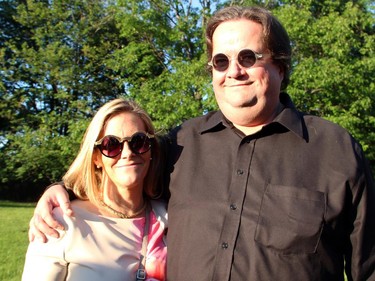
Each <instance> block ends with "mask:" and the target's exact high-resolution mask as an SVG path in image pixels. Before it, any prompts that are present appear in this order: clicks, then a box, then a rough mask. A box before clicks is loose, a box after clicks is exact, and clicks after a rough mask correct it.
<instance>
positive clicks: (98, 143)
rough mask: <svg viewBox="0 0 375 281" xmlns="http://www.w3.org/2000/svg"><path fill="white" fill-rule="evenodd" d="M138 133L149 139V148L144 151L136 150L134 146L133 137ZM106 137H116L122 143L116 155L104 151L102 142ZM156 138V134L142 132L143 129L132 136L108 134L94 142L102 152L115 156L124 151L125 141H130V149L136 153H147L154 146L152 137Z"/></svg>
mask: <svg viewBox="0 0 375 281" xmlns="http://www.w3.org/2000/svg"><path fill="white" fill-rule="evenodd" d="M138 135H142V136H145V137H146V138H147V139H148V141H149V147H148V148H147V150H145V151H144V152H141V153H140V152H137V151H134V148H133V145H132V143H133V138H134V137H136V136H138ZM106 138H114V139H116V140H117V141H118V142H119V145H120V150H119V152H118V153H117V154H116V155H112V156H109V155H107V154H104V152H103V147H102V143H103V141H104V139H106ZM154 138H155V135H151V134H149V133H146V132H142V131H139V132H135V133H134V134H133V135H131V136H130V137H123V138H120V137H117V136H114V135H106V136H104V137H102V138H101V139H100V140H98V141H96V142H95V143H94V145H95V147H97V148H98V149H99V150H100V152H101V153H102V154H103V155H104V156H105V157H108V158H115V157H117V156H119V155H120V154H121V153H122V150H123V149H124V143H125V142H128V145H129V149H130V150H131V151H132V152H133V153H134V154H136V155H140V154H144V153H146V152H147V151H149V150H150V149H151V146H152V139H154Z"/></svg>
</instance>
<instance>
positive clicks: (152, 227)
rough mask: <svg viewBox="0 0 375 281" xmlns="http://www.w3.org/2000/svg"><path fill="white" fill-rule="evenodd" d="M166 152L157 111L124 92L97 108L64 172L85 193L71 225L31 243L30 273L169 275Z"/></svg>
mask: <svg viewBox="0 0 375 281" xmlns="http://www.w3.org/2000/svg"><path fill="white" fill-rule="evenodd" d="M159 162H160V152H159V146H158V143H157V141H156V138H155V132H154V128H153V126H152V123H151V120H150V118H149V116H148V115H147V114H146V113H145V111H143V110H142V109H141V108H140V107H139V106H138V105H136V104H135V103H134V102H130V101H126V100H123V99H116V100H114V101H111V102H108V103H107V104H105V105H104V106H103V107H101V108H100V110H99V111H98V112H97V114H96V115H95V116H94V118H93V120H92V121H91V123H90V125H89V127H88V128H87V130H86V133H85V136H84V138H83V142H82V145H81V149H80V151H79V153H78V155H77V157H76V159H75V160H74V162H73V164H72V165H71V166H70V168H69V170H68V172H67V173H66V174H65V176H64V178H63V180H64V182H65V184H66V185H67V186H68V187H69V188H71V189H72V190H73V191H74V193H75V195H76V196H77V197H78V200H74V201H73V202H72V208H73V211H74V213H75V216H74V218H71V217H67V216H64V215H62V211H61V209H60V208H57V209H54V213H55V215H56V216H57V217H58V218H59V220H60V221H62V222H63V224H64V226H65V229H66V231H64V232H63V233H60V234H61V235H60V238H59V239H53V238H50V239H49V242H48V243H46V244H44V243H41V242H37V241H35V242H32V243H30V245H29V248H28V251H27V254H26V262H25V267H24V272H23V277H22V278H23V279H22V280H39V281H40V280H90V281H95V280H98V281H99V280H100V281H101V280H112V281H115V280H165V279H166V276H165V269H166V268H165V267H166V253H167V249H166V244H165V241H164V233H165V231H166V218H167V215H166V206H165V204H164V203H163V202H161V201H156V200H150V198H155V197H156V196H157V195H158V194H160V192H158V191H157V186H156V185H157V182H158V177H157V176H158V175H160V174H161V173H160V171H158V169H160V163H159Z"/></svg>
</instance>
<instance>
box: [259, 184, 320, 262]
mask: <svg viewBox="0 0 375 281" xmlns="http://www.w3.org/2000/svg"><path fill="white" fill-rule="evenodd" d="M325 211H326V198H325V194H324V193H323V192H319V191H314V190H309V189H305V188H300V187H291V186H277V185H268V187H267V189H266V191H265V193H264V195H263V200H262V205H261V208H260V211H259V218H258V223H257V228H256V232H255V241H257V242H258V243H260V244H261V245H263V246H265V247H267V248H270V249H272V250H275V251H277V252H279V253H281V254H285V255H293V254H308V253H314V252H315V251H316V248H317V246H318V243H319V240H320V236H321V232H322V229H323V223H324V214H325Z"/></svg>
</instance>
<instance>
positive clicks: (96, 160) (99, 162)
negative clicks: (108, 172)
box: [92, 153, 103, 169]
mask: <svg viewBox="0 0 375 281" xmlns="http://www.w3.org/2000/svg"><path fill="white" fill-rule="evenodd" d="M92 157H93V159H94V164H95V166H96V168H98V169H100V168H102V167H103V162H102V158H101V157H100V154H99V153H94V154H93V156H92Z"/></svg>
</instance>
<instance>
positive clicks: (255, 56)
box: [208, 49, 271, 72]
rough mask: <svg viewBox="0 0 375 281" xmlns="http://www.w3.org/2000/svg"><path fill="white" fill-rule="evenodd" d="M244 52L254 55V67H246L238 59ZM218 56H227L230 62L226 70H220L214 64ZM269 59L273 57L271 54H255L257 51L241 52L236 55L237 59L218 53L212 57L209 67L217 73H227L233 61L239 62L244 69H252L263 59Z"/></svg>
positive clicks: (243, 50) (246, 50) (244, 50)
mask: <svg viewBox="0 0 375 281" xmlns="http://www.w3.org/2000/svg"><path fill="white" fill-rule="evenodd" d="M243 52H250V53H253V54H254V58H255V61H254V63H253V64H252V65H250V66H245V65H243V64H242V60H241V61H240V60H239V59H238V57H239V56H240V55H241V53H243ZM217 56H225V57H226V58H227V60H228V65H227V67H226V68H225V69H219V68H217V66H216V65H215V63H214V59H215V57H217ZM267 57H271V54H262V53H257V52H255V51H253V50H251V49H242V50H241V51H239V52H238V53H237V55H236V57H231V58H230V57H229V56H227V55H226V54H224V53H217V54H215V55H214V56H213V57H212V59H211V61H210V62H209V63H208V65H209V66H211V67H212V68H213V69H215V70H216V71H219V72H224V71H227V70H228V68H229V65H230V62H231V61H232V60H236V61H237V62H238V64H239V65H240V66H241V67H244V68H251V67H252V66H254V65H255V64H256V63H257V62H258V60H261V59H264V58H267Z"/></svg>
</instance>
